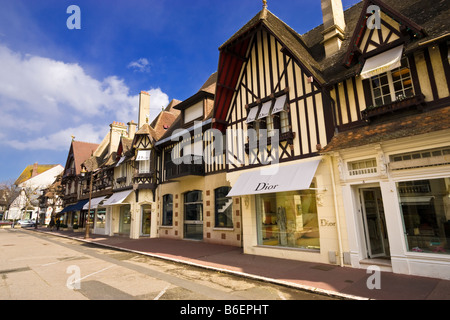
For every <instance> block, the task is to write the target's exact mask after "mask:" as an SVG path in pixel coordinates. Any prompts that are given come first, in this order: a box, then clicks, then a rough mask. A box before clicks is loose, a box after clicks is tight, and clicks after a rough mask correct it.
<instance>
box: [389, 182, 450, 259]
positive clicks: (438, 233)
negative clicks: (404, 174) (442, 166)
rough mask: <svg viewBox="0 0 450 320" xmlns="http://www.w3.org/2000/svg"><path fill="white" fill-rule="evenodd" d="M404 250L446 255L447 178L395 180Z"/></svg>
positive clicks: (449, 241)
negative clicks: (401, 218) (406, 248)
mask: <svg viewBox="0 0 450 320" xmlns="http://www.w3.org/2000/svg"><path fill="white" fill-rule="evenodd" d="M397 189H398V193H399V196H400V199H399V201H400V208H401V211H402V216H403V225H404V228H405V230H404V231H405V237H406V242H407V247H408V251H411V252H424V253H436V254H450V178H443V179H433V180H420V181H408V182H399V183H397Z"/></svg>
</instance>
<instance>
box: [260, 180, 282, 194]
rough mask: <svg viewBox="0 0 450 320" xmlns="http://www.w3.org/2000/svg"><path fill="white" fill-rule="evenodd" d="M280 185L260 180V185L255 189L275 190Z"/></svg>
mask: <svg viewBox="0 0 450 320" xmlns="http://www.w3.org/2000/svg"><path fill="white" fill-rule="evenodd" d="M278 187H279V185H278V184H274V185H270V184H268V183H266V182H260V183H258V186H257V187H256V189H255V191H256V192H258V191H270V190H275V189H276V188H278Z"/></svg>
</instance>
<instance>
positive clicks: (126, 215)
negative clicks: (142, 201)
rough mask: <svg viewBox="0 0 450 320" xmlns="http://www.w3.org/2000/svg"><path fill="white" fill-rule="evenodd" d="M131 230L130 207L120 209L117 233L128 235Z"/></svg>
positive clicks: (125, 206)
mask: <svg viewBox="0 0 450 320" xmlns="http://www.w3.org/2000/svg"><path fill="white" fill-rule="evenodd" d="M130 230H131V212H130V205H129V204H128V205H124V206H121V207H120V221H119V233H120V234H125V235H129V234H130Z"/></svg>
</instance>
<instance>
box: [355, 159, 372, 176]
mask: <svg viewBox="0 0 450 320" xmlns="http://www.w3.org/2000/svg"><path fill="white" fill-rule="evenodd" d="M348 173H349V175H350V176H358V175H363V174H372V173H377V160H376V159H367V160H361V161H353V162H349V163H348Z"/></svg>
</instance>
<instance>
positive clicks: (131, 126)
mask: <svg viewBox="0 0 450 320" xmlns="http://www.w3.org/2000/svg"><path fill="white" fill-rule="evenodd" d="M127 125H128V138H129V139H133V138H134V135H135V134H136V126H137V123H136V122H134V121H133V120H131V121H130V122H128V123H127Z"/></svg>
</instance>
